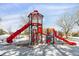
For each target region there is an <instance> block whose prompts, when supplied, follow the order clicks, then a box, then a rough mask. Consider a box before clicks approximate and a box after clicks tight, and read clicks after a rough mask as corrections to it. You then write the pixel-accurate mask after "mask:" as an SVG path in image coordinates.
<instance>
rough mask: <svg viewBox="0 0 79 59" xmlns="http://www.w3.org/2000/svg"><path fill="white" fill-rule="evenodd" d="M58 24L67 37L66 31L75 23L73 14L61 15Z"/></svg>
mask: <svg viewBox="0 0 79 59" xmlns="http://www.w3.org/2000/svg"><path fill="white" fill-rule="evenodd" d="M57 24H58V26H60V27H61V30H62V32H64V34H65V36H66V38H68V33H69V32H70V31H71V30H72V29H73V27H74V25H75V21H74V16H73V15H72V16H71V15H67V14H66V15H63V16H62V17H61V18H60V19H59V20H58V21H57Z"/></svg>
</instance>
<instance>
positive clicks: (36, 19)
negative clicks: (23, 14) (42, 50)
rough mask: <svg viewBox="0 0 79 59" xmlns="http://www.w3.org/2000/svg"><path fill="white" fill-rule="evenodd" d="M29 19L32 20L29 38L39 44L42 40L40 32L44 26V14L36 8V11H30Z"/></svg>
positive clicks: (32, 42)
mask: <svg viewBox="0 0 79 59" xmlns="http://www.w3.org/2000/svg"><path fill="white" fill-rule="evenodd" d="M28 18H29V21H31V25H30V27H29V32H30V35H29V38H30V40H31V44H34V43H36V44H38V43H39V42H42V34H40V33H38V32H39V31H40V28H41V32H42V27H43V25H42V24H43V15H42V14H40V13H39V12H38V11H37V10H34V12H32V13H30V14H29V15H28Z"/></svg>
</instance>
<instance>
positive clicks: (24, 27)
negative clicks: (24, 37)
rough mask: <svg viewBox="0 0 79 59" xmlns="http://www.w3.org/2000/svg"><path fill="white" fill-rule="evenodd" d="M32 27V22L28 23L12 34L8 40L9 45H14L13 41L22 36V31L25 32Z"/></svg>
mask: <svg viewBox="0 0 79 59" xmlns="http://www.w3.org/2000/svg"><path fill="white" fill-rule="evenodd" d="M29 26H30V22H28V23H27V24H25V25H24V26H23V27H22V28H21V29H19V30H17V31H16V32H14V33H13V34H11V35H10V36H9V37H8V38H7V43H12V42H13V39H14V38H15V37H16V36H17V35H18V34H20V33H21V32H22V31H24V30H25V29H26V28H28V27H29Z"/></svg>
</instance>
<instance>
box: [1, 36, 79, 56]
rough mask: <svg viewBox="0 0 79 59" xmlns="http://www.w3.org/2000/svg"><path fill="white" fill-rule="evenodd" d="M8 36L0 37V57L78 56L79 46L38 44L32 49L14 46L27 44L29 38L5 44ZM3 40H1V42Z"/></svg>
mask: <svg viewBox="0 0 79 59" xmlns="http://www.w3.org/2000/svg"><path fill="white" fill-rule="evenodd" d="M8 36H9V35H2V36H0V39H1V40H0V56H79V45H78V44H77V46H70V45H66V44H64V45H61V44H57V45H47V44H39V45H36V46H33V47H29V46H22V45H18V46H17V45H16V44H23V43H28V42H29V40H28V39H29V38H28V36H27V38H26V36H22V37H21V38H17V39H15V40H14V43H13V44H8V43H6V38H7V37H8ZM2 39H3V40H2ZM78 39H79V38H78V37H76V38H73V41H75V42H77V43H79V41H78Z"/></svg>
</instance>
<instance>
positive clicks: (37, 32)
mask: <svg viewBox="0 0 79 59" xmlns="http://www.w3.org/2000/svg"><path fill="white" fill-rule="evenodd" d="M28 18H29V20H28V23H27V24H25V25H24V26H23V27H22V28H21V29H19V30H17V31H16V32H15V33H13V34H11V35H10V36H9V37H8V38H7V39H6V41H7V42H8V43H12V42H13V39H14V38H15V37H16V36H17V35H19V34H20V33H21V32H23V31H24V30H25V29H27V28H29V40H30V42H29V43H30V45H34V44H39V43H43V40H42V39H43V35H45V36H46V43H47V44H49V43H50V42H51V40H52V39H53V41H52V43H53V44H55V39H54V38H58V39H59V40H61V41H63V42H66V43H67V44H69V45H76V43H75V42H70V41H68V40H66V39H64V38H62V37H60V36H59V35H58V33H57V31H56V30H55V29H52V31H53V33H52V34H50V32H49V31H48V30H47V33H43V15H42V14H40V13H39V12H38V11H37V10H34V12H32V13H30V14H29V15H28ZM51 38H52V39H51Z"/></svg>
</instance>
